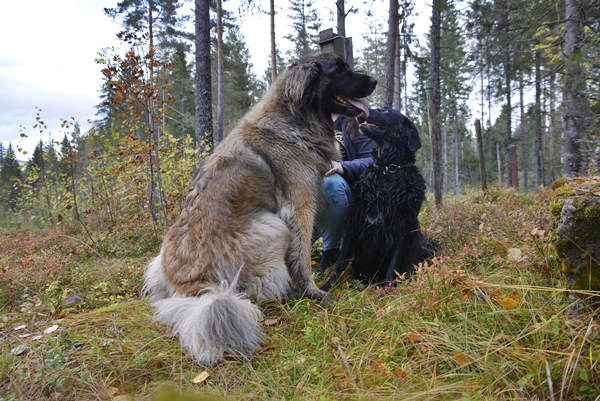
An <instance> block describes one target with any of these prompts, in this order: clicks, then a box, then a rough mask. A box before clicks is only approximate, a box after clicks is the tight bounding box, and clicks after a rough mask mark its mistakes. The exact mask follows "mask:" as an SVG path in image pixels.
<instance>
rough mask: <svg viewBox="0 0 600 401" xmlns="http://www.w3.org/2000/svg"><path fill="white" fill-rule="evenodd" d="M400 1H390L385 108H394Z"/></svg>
mask: <svg viewBox="0 0 600 401" xmlns="http://www.w3.org/2000/svg"><path fill="white" fill-rule="evenodd" d="M397 15H398V0H390V10H389V19H388V35H387V56H386V60H385V92H384V95H383V106H384V107H393V106H394V70H395V69H394V61H395V60H396V57H394V50H396V44H395V40H396V39H397V35H396V34H395V33H396V28H395V26H397V25H398V24H397V23H396V21H397V17H396V16H397Z"/></svg>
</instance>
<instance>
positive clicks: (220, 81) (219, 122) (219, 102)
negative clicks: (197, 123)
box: [217, 0, 223, 143]
mask: <svg viewBox="0 0 600 401" xmlns="http://www.w3.org/2000/svg"><path fill="white" fill-rule="evenodd" d="M222 140H223V1H222V0H217V143H220V142H221V141H222Z"/></svg>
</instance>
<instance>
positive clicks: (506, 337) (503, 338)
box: [493, 333, 510, 341]
mask: <svg viewBox="0 0 600 401" xmlns="http://www.w3.org/2000/svg"><path fill="white" fill-rule="evenodd" d="M493 340H494V341H506V340H510V336H509V335H507V334H504V333H500V334H498V335H496V336H494V338H493Z"/></svg>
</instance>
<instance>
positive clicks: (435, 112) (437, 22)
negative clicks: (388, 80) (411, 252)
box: [427, 0, 442, 207]
mask: <svg viewBox="0 0 600 401" xmlns="http://www.w3.org/2000/svg"><path fill="white" fill-rule="evenodd" d="M441 3H442V0H433V4H432V15H431V37H430V41H431V43H430V47H431V75H430V81H431V89H429V90H428V91H427V95H428V96H427V105H428V109H429V132H430V133H431V153H432V154H431V156H432V160H431V162H432V166H433V194H434V200H435V206H436V207H441V206H442V169H441V166H440V162H441V158H440V123H439V121H438V116H439V114H440V33H441V32H440V31H441V17H442V16H441V11H442V10H441V6H442V4H441Z"/></svg>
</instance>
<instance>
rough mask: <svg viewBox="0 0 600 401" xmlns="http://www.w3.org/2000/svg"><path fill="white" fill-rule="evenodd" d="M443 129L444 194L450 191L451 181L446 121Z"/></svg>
mask: <svg viewBox="0 0 600 401" xmlns="http://www.w3.org/2000/svg"><path fill="white" fill-rule="evenodd" d="M441 128H442V193H447V192H448V191H449V189H448V187H449V186H450V180H449V179H448V123H447V121H444V124H442V126H441Z"/></svg>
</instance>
